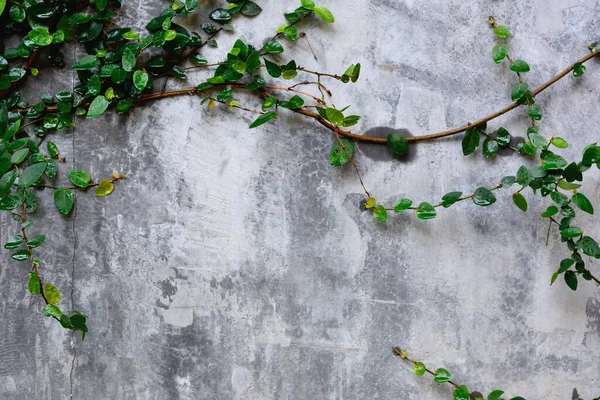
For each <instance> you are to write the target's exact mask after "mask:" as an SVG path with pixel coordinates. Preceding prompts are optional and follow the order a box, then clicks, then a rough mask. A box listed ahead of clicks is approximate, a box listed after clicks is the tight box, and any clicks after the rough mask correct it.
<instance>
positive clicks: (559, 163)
mask: <svg viewBox="0 0 600 400" xmlns="http://www.w3.org/2000/svg"><path fill="white" fill-rule="evenodd" d="M567 164H568V163H567V161H566V160H565V159H564V158H562V157H561V156H559V155H558V154H553V153H550V154H547V155H546V156H545V157H544V159H543V160H542V166H543V167H544V169H545V170H550V169H561V168H564V167H566V166H567Z"/></svg>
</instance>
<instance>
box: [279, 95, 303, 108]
mask: <svg viewBox="0 0 600 400" xmlns="http://www.w3.org/2000/svg"><path fill="white" fill-rule="evenodd" d="M303 105H304V100H303V99H302V97H300V96H293V97H292V98H291V99H289V100H288V101H280V102H279V106H280V107H283V108H287V109H290V110H294V109H296V108H300V107H302V106H303Z"/></svg>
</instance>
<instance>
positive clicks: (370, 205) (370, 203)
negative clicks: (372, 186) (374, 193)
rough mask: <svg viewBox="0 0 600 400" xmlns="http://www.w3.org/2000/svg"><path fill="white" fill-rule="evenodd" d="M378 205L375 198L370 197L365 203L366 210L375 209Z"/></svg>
mask: <svg viewBox="0 0 600 400" xmlns="http://www.w3.org/2000/svg"><path fill="white" fill-rule="evenodd" d="M376 205H377V199H375V198H374V197H369V198H368V199H367V201H365V208H366V209H367V210H368V209H369V208H373V207H375V206H376Z"/></svg>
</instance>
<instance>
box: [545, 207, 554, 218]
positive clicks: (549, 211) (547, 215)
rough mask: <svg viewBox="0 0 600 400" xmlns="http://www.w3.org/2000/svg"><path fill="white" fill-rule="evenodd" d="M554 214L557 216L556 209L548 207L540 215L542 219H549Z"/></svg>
mask: <svg viewBox="0 0 600 400" xmlns="http://www.w3.org/2000/svg"><path fill="white" fill-rule="evenodd" d="M556 214H558V208H557V207H556V206H550V207H548V208H546V211H544V212H543V213H542V218H550V217H552V216H554V215H556Z"/></svg>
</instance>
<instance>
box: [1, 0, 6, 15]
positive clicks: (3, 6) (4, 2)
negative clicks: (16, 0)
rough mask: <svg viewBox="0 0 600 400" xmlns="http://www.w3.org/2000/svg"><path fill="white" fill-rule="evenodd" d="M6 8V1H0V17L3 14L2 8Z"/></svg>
mask: <svg viewBox="0 0 600 400" xmlns="http://www.w3.org/2000/svg"><path fill="white" fill-rule="evenodd" d="M5 7H6V0H0V15H2V13H3V12H4V8H5Z"/></svg>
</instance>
